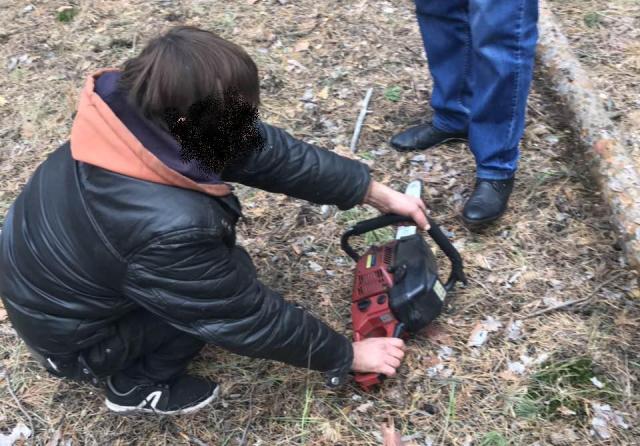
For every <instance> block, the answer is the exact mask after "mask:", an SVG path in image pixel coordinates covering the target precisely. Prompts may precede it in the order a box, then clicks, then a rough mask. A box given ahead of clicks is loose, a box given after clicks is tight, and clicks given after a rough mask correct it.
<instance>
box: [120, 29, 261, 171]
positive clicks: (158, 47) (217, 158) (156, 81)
mask: <svg viewBox="0 0 640 446" xmlns="http://www.w3.org/2000/svg"><path fill="white" fill-rule="evenodd" d="M119 86H120V88H121V89H123V91H125V92H126V93H127V96H128V100H129V102H130V103H132V104H133V105H134V106H135V107H137V108H138V109H139V110H140V112H141V113H142V114H143V115H144V116H145V117H146V118H148V119H150V120H151V121H153V122H154V123H156V124H159V125H160V126H161V127H163V128H164V129H165V130H167V131H169V132H170V133H171V134H172V135H173V136H174V137H175V138H176V139H177V140H178V142H179V143H180V144H181V146H182V151H181V156H182V158H183V159H184V160H185V161H191V160H193V159H195V160H196V161H198V164H199V165H200V167H201V168H202V169H203V170H205V171H214V172H220V171H221V170H222V169H223V168H224V167H225V166H227V165H228V164H230V163H231V162H233V161H236V160H238V159H241V158H243V157H245V156H247V155H248V154H249V153H250V152H253V151H255V150H258V149H260V148H262V145H263V141H262V137H261V134H260V132H259V130H258V105H259V103H260V82H259V78H258V69H257V67H256V64H255V63H254V62H253V60H252V59H251V57H250V56H249V55H248V54H247V53H246V52H245V51H244V50H243V49H242V48H241V47H240V46H238V45H236V44H234V43H231V42H229V41H227V40H224V39H223V38H221V37H219V36H218V35H216V34H214V33H212V32H210V31H205V30H202V29H198V28H195V27H192V26H178V27H175V28H173V29H171V30H170V31H169V32H167V33H166V34H164V35H162V36H159V37H157V38H155V39H153V40H151V41H150V42H149V44H148V45H147V46H146V47H145V48H144V49H143V50H142V52H141V53H140V54H139V55H138V56H137V57H135V58H133V59H130V60H128V61H127V62H125V64H124V67H123V72H122V76H121V78H120V83H119Z"/></svg>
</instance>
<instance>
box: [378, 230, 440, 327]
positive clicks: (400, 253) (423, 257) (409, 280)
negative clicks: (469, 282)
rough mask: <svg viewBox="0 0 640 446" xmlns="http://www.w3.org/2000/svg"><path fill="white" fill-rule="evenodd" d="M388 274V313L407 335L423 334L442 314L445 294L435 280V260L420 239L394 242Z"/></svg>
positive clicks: (415, 236)
mask: <svg viewBox="0 0 640 446" xmlns="http://www.w3.org/2000/svg"><path fill="white" fill-rule="evenodd" d="M391 272H392V273H393V275H394V284H393V287H392V288H391V289H390V290H389V306H390V307H391V311H392V312H393V314H394V316H395V317H396V319H398V321H400V322H402V323H403V324H404V328H405V329H406V330H407V331H409V332H414V333H415V332H417V331H420V330H422V329H423V328H425V327H426V326H427V325H429V323H431V322H432V321H433V320H434V319H435V318H436V317H438V315H439V314H440V313H441V312H442V307H443V305H444V299H445V297H446V294H447V292H446V290H445V287H444V286H443V285H442V282H440V279H439V277H438V266H437V264H436V259H435V256H434V254H433V252H432V251H431V249H430V248H429V246H428V245H427V243H426V242H425V241H424V239H423V238H422V236H421V235H419V234H414V235H411V236H409V237H404V238H401V239H400V240H397V242H396V244H395V255H394V260H393V264H392V266H391Z"/></svg>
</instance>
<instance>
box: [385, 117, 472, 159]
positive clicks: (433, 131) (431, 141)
mask: <svg viewBox="0 0 640 446" xmlns="http://www.w3.org/2000/svg"><path fill="white" fill-rule="evenodd" d="M466 140H467V134H466V133H449V132H443V131H441V130H438V129H437V128H435V127H434V126H433V124H431V123H428V124H421V125H417V126H415V127H410V128H408V129H406V130H403V131H402V132H400V133H398V134H397V135H395V136H394V137H393V138H391V141H390V142H391V146H392V147H393V148H394V149H396V150H397V151H399V152H408V151H410V150H425V149H428V148H431V147H435V146H437V145H439V144H442V143H445V142H451V141H466Z"/></svg>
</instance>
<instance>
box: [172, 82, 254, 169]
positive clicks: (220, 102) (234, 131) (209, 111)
mask: <svg viewBox="0 0 640 446" xmlns="http://www.w3.org/2000/svg"><path fill="white" fill-rule="evenodd" d="M165 121H166V123H167V126H168V128H169V131H170V132H171V134H172V135H173V136H174V137H175V138H176V139H177V141H178V142H179V143H180V145H181V152H180V156H181V157H182V159H183V160H184V161H196V162H197V163H198V165H199V166H200V168H201V169H202V170H203V171H205V172H207V173H220V172H222V171H223V170H224V168H225V167H227V166H229V165H231V164H236V163H238V162H241V161H242V159H245V158H247V157H248V156H249V155H251V154H253V153H256V152H258V151H260V150H262V148H263V146H264V138H263V136H262V133H261V132H260V128H259V113H258V107H257V106H256V105H253V104H251V103H249V102H248V101H246V100H245V99H244V97H243V96H242V95H241V94H238V93H237V92H235V91H233V90H229V91H227V92H226V93H225V95H224V98H217V97H215V96H214V95H210V96H208V97H206V98H205V99H203V100H201V101H198V102H196V103H195V104H193V105H191V107H189V109H188V111H187V113H186V116H184V115H181V114H180V113H179V112H178V111H177V110H167V112H166V113H165Z"/></svg>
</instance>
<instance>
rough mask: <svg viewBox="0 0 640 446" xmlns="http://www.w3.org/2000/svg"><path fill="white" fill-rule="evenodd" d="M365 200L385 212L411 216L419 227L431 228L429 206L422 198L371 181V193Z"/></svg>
mask: <svg viewBox="0 0 640 446" xmlns="http://www.w3.org/2000/svg"><path fill="white" fill-rule="evenodd" d="M364 202H365V203H366V204H370V205H371V206H373V207H374V208H376V209H378V210H379V211H380V212H382V213H383V214H390V213H392V214H398V215H403V216H405V217H411V218H412V219H413V221H415V222H416V225H417V226H418V228H420V229H422V230H423V231H426V230H427V229H429V222H428V221H427V214H426V213H427V207H426V205H425V204H424V201H422V199H421V198H418V197H412V196H410V195H406V194H403V193H402V192H398V191H396V190H393V189H391V188H390V187H387V186H385V185H384V184H381V183H378V182H377V181H371V186H370V187H369V193H368V194H367V196H366V198H365V200H364Z"/></svg>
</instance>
